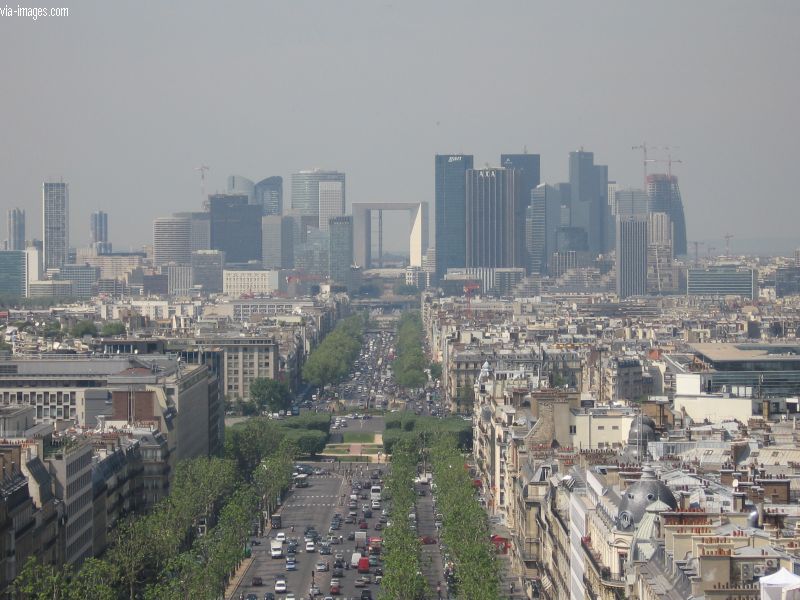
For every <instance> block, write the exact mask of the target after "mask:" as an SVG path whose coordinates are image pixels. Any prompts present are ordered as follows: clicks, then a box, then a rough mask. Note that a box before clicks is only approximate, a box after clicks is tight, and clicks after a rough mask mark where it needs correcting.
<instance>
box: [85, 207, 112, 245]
mask: <svg viewBox="0 0 800 600" xmlns="http://www.w3.org/2000/svg"><path fill="white" fill-rule="evenodd" d="M107 241H108V214H107V213H105V212H103V211H102V210H98V211H97V212H93V213H92V214H91V216H90V218H89V243H90V244H96V243H97V242H107Z"/></svg>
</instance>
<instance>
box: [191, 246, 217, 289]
mask: <svg viewBox="0 0 800 600" xmlns="http://www.w3.org/2000/svg"><path fill="white" fill-rule="evenodd" d="M224 267H225V253H224V252H222V251H221V250H195V251H193V252H192V285H193V286H199V287H200V288H201V289H202V291H203V293H206V294H219V293H222V271H223V269H224Z"/></svg>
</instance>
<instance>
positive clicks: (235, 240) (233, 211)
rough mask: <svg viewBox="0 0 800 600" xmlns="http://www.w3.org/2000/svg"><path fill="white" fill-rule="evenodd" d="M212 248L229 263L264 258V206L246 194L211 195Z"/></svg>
mask: <svg viewBox="0 0 800 600" xmlns="http://www.w3.org/2000/svg"><path fill="white" fill-rule="evenodd" d="M208 200H209V206H210V213H211V248H212V249H213V250H222V251H224V252H225V260H227V261H228V262H229V263H246V262H248V261H251V260H257V261H260V260H261V216H262V215H261V207H260V206H257V205H255V204H248V202H247V196H246V195H244V194H211V195H210V196H209V197H208Z"/></svg>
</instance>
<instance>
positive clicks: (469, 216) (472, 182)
mask: <svg viewBox="0 0 800 600" xmlns="http://www.w3.org/2000/svg"><path fill="white" fill-rule="evenodd" d="M466 180H467V186H466V197H467V210H466V223H465V226H466V250H467V256H466V266H467V268H469V267H519V266H521V264H520V263H518V262H517V258H518V257H517V238H516V234H517V222H516V215H517V206H518V203H519V202H521V197H520V196H521V195H520V192H519V185H520V180H519V172H518V171H517V170H516V169H503V168H500V169H469V170H467V173H466ZM522 227H523V228H524V227H525V221H524V220H523V221H522Z"/></svg>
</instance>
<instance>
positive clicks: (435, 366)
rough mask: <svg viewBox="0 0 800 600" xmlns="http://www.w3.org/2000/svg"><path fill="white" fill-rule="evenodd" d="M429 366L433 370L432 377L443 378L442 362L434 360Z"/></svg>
mask: <svg viewBox="0 0 800 600" xmlns="http://www.w3.org/2000/svg"><path fill="white" fill-rule="evenodd" d="M428 368H429V369H430V371H431V379H441V378H442V365H441V363H434V362H432V363H431V364H430V366H429V367H428Z"/></svg>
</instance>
